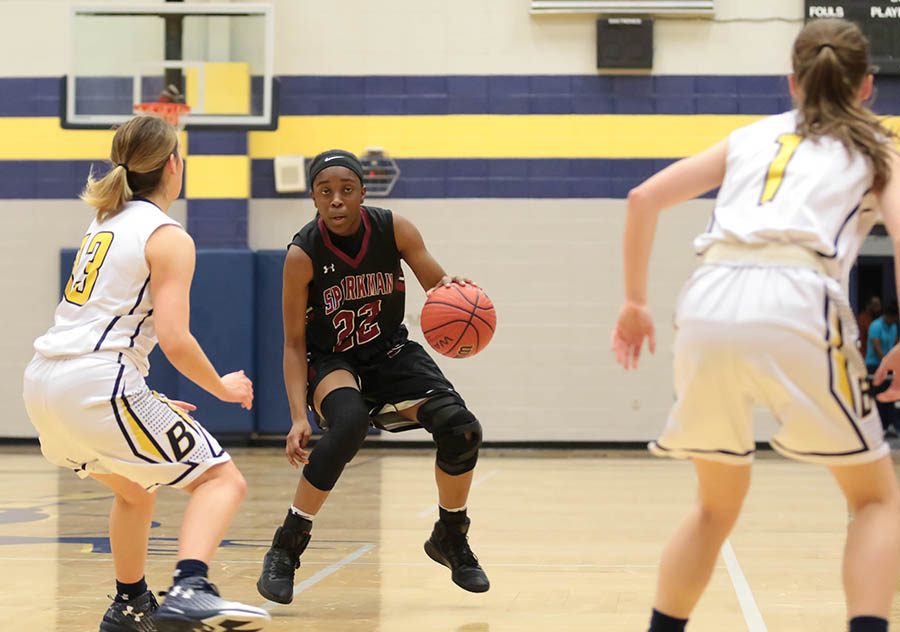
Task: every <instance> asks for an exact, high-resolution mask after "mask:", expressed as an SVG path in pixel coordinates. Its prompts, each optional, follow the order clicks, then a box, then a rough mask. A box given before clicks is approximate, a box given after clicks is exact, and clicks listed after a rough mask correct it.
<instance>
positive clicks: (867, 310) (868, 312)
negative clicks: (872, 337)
mask: <svg viewBox="0 0 900 632" xmlns="http://www.w3.org/2000/svg"><path fill="white" fill-rule="evenodd" d="M879 316H881V299H880V298H879V297H877V296H870V297H869V300H868V301H866V304H865V307H863V309H862V311H860V313H859V316H857V317H856V323H857V325H859V349H860V351H862V353H866V352H867V349H868V346H867V343H868V340H869V325H871V324H872V321H873V320H875V319H876V318H878V317H879Z"/></svg>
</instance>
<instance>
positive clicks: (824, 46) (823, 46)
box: [816, 44, 834, 55]
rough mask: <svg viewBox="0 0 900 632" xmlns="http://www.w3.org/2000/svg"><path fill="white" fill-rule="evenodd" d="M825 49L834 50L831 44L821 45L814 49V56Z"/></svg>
mask: <svg viewBox="0 0 900 632" xmlns="http://www.w3.org/2000/svg"><path fill="white" fill-rule="evenodd" d="M826 48H830V49H831V50H834V46H832V45H831V44H822V45H821V46H819V47H818V48H817V49H816V55H818V54H819V53H821V52H822V51H823V50H824V49H826Z"/></svg>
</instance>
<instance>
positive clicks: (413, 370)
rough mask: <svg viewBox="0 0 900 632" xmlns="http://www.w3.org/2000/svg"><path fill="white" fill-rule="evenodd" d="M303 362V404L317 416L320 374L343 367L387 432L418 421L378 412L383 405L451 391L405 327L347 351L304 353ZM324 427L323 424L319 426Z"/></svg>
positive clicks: (409, 426)
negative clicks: (315, 403)
mask: <svg viewBox="0 0 900 632" xmlns="http://www.w3.org/2000/svg"><path fill="white" fill-rule="evenodd" d="M308 362H309V373H308V380H307V390H306V397H307V404H308V405H309V407H310V409H311V410H312V411H313V412H314V413H316V415H317V416H318V412H317V411H316V410H315V407H314V406H313V394H314V393H315V392H316V388H317V387H318V386H319V384H320V383H321V382H322V380H323V379H324V378H325V376H326V375H328V374H329V373H331V372H332V371H337V370H340V369H343V370H345V371H349V372H350V374H351V375H353V376H354V377H355V378H356V382H357V384H359V390H360V392H361V393H362V396H363V401H364V402H365V403H366V405H367V406H368V407H369V410H370V415H371V416H372V418H373V423H374V425H375V426H377V427H379V428H382V429H383V430H390V431H392V432H399V431H402V430H410V429H412V428H416V427H418V424H417V423H415V422H411V421H409V420H406V419H404V418H402V417H401V416H400V415H397V414H395V413H394V414H391V413H385V414H380V411H381V410H382V408H384V407H385V406H387V405H389V404H399V403H401V402H406V401H415V400H420V399H425V398H428V397H430V396H431V395H434V394H436V393H440V392H451V393H455V391H454V389H453V384H451V383H450V380H448V379H447V378H446V377H444V374H443V373H442V372H441V370H440V368H438V365H437V364H435V362H434V360H432V358H431V356H430V355H428V353H427V352H426V351H425V349H423V348H422V345H420V344H419V343H417V342H415V341H414V340H410V339H409V337H408V331H407V329H406V327H404V326H402V325H401V326H400V328H399V329H398V330H397V331H396V332H395V333H394V334H393V335H391V336H388V337H386V338H385V339H383V340H378V341H375V342H373V343H372V344H371V345H366V346H365V347H362V348H358V349H354V350H353V351H348V352H344V353H317V352H316V351H310V352H309V354H308ZM460 401H462V400H461V399H460ZM317 421H319V420H318V419H317ZM319 425H320V426H322V425H323V424H322V423H320V424H319ZM327 425H328V424H327V422H325V423H324V426H327Z"/></svg>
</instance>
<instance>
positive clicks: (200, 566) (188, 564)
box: [172, 560, 209, 582]
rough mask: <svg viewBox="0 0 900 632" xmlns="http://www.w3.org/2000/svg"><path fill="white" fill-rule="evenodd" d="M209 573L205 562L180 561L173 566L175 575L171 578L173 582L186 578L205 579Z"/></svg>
mask: <svg viewBox="0 0 900 632" xmlns="http://www.w3.org/2000/svg"><path fill="white" fill-rule="evenodd" d="M208 573H209V566H207V565H206V562H201V561H200V560H181V561H179V562H178V564H176V565H175V574H174V575H173V576H172V579H173V581H175V582H179V581H181V580H182V579H187V578H188V577H206V576H207V574H208Z"/></svg>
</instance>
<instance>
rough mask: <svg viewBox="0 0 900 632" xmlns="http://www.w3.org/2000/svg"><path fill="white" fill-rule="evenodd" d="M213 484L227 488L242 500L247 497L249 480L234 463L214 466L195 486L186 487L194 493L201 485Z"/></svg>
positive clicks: (227, 462)
mask: <svg viewBox="0 0 900 632" xmlns="http://www.w3.org/2000/svg"><path fill="white" fill-rule="evenodd" d="M212 482H214V483H216V484H217V485H220V486H222V487H224V488H227V489H228V491H229V492H231V493H232V494H233V495H234V496H236V497H238V498H240V499H241V500H243V499H244V498H245V497H246V496H247V480H246V479H245V478H244V475H243V474H241V471H240V470H239V469H238V468H237V465H235V464H234V462H233V461H225V462H224V463H218V464H216V465H214V466H212V467H211V468H209V469H208V470H207V471H206V472H204V473H203V474H202V475H201V476H200V478H198V479H197V480H196V481H194V483H193V484H191V485H189V486H188V487H186V490H187V491H189V492H193V491H194V490H196V489H197V488H198V487H200V486H201V485H204V484H206V483H212Z"/></svg>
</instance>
